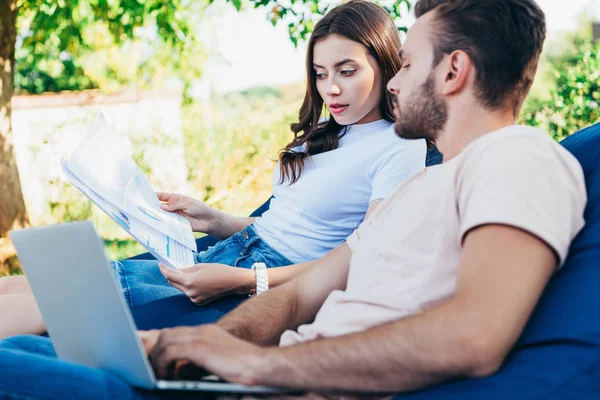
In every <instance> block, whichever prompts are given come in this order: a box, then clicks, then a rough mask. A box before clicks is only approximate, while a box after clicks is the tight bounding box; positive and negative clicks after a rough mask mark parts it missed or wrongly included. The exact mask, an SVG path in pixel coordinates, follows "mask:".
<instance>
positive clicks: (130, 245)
mask: <svg viewBox="0 0 600 400" xmlns="http://www.w3.org/2000/svg"><path fill="white" fill-rule="evenodd" d="M104 249H105V250H106V253H107V256H108V259H109V260H123V259H125V258H129V257H133V256H135V255H137V254H141V253H145V252H146V250H144V248H143V247H142V246H141V245H140V244H139V243H138V242H136V241H135V240H133V239H104Z"/></svg>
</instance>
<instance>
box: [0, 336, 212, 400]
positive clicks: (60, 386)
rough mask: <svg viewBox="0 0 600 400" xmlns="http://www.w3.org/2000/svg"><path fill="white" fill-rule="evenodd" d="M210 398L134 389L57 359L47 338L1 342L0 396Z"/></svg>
mask: <svg viewBox="0 0 600 400" xmlns="http://www.w3.org/2000/svg"><path fill="white" fill-rule="evenodd" d="M191 398H194V399H210V398H212V396H211V395H209V394H206V395H204V394H202V393H195V394H192V393H189V392H188V393H182V392H171V393H169V392H158V391H147V390H142V389H136V388H134V387H132V386H130V385H129V384H128V383H127V382H125V381H124V380H122V379H121V378H119V377H117V376H115V375H112V374H110V373H108V372H105V371H101V370H99V369H95V368H90V367H86V366H83V365H79V364H75V363H71V362H68V361H64V360H60V359H58V358H56V354H55V353H54V349H53V347H52V344H51V343H50V340H49V339H48V338H45V337H40V336H15V337H12V338H9V339H6V340H3V341H1V342H0V399H2V400H41V399H44V400H63V399H79V400H92V399H120V400H142V399H143V400H158V399H191Z"/></svg>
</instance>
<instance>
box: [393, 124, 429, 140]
mask: <svg viewBox="0 0 600 400" xmlns="http://www.w3.org/2000/svg"><path fill="white" fill-rule="evenodd" d="M394 132H395V133H396V135H397V136H398V137H399V138H402V139H408V140H416V139H427V138H428V136H427V135H424V134H423V132H422V131H419V132H416V130H414V129H408V128H407V127H406V126H404V125H402V124H400V123H399V122H398V121H396V123H394Z"/></svg>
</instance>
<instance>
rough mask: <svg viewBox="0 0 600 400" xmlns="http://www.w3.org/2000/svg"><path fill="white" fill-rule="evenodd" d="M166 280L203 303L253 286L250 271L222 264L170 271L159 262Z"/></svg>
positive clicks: (197, 302)
mask: <svg viewBox="0 0 600 400" xmlns="http://www.w3.org/2000/svg"><path fill="white" fill-rule="evenodd" d="M159 267H160V272H161V273H162V274H163V275H164V277H165V278H167V280H168V281H169V283H170V284H171V285H172V286H174V287H176V288H177V289H179V290H181V291H182V292H183V293H185V295H186V296H187V297H189V298H190V300H192V301H193V302H194V303H196V304H199V305H204V304H207V303H210V302H211V301H214V300H216V299H218V298H220V297H223V296H227V295H230V294H242V293H248V292H249V288H251V287H254V271H252V270H249V269H246V268H236V267H230V266H228V265H224V264H196V265H194V266H193V267H190V268H186V269H182V270H180V271H179V272H178V271H173V270H171V269H168V268H167V267H165V266H164V265H163V264H162V263H159Z"/></svg>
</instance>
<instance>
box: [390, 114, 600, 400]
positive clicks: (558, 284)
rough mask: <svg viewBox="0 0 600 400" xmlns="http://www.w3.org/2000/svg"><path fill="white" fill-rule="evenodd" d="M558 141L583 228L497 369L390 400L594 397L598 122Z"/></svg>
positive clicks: (599, 378)
mask: <svg viewBox="0 0 600 400" xmlns="http://www.w3.org/2000/svg"><path fill="white" fill-rule="evenodd" d="M561 144H562V145H563V146H564V147H565V148H566V149H567V150H569V151H570V152H571V153H572V154H573V155H574V156H575V157H576V158H577V159H578V160H579V162H580V163H581V165H582V167H583V171H584V173H585V180H586V185H587V192H588V204H587V207H586V209H585V214H584V216H585V221H586V224H585V227H584V228H583V230H582V231H581V232H580V233H579V235H578V236H577V237H576V238H575V240H574V241H573V243H572V244H571V248H570V250H569V256H568V258H567V260H566V262H565V265H564V266H563V268H562V269H561V270H560V271H559V272H558V273H557V274H556V275H555V276H554V277H553V278H552V279H551V280H550V283H549V285H548V287H547V288H546V290H545V292H544V294H543V296H542V298H541V299H540V302H539V304H538V305H537V307H536V310H535V312H534V313H533V315H532V316H531V319H530V320H529V323H528V324H527V326H526V328H525V330H524V332H523V334H522V335H521V337H520V339H519V341H518V342H517V345H516V346H515V348H514V349H513V351H512V352H511V354H510V355H509V357H508V358H507V360H506V362H505V363H504V365H503V367H502V368H501V369H500V370H499V371H498V372H497V373H496V374H494V375H493V376H491V377H488V378H483V379H468V380H459V381H454V382H448V383H444V384H441V385H439V386H436V387H433V388H428V389H425V390H421V391H416V392H412V393H409V394H404V395H401V396H398V397H397V399H398V400H408V399H410V400H430V399H444V400H451V399H460V400H474V399H486V400H494V399H503V400H504V399H528V400H529V399H531V400H533V399H535V400H538V399H540V400H541V399H544V400H558V399H560V400H567V399H573V400H587V399H590V400H591V399H600V123H597V124H595V125H593V126H590V127H588V128H586V129H583V130H582V131H579V132H577V133H575V134H573V135H571V136H569V137H568V138H566V139H565V140H563V141H562V142H561ZM556 190H561V188H559V187H557V188H556Z"/></svg>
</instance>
